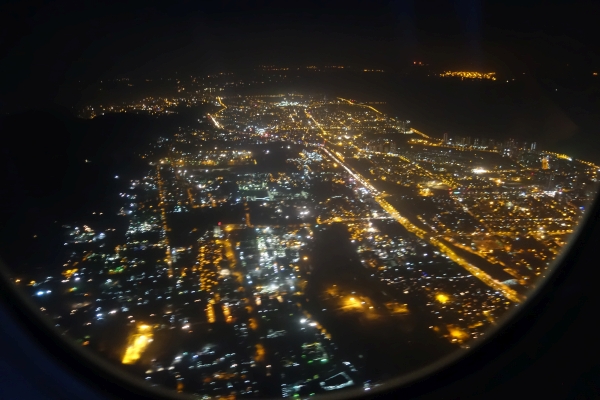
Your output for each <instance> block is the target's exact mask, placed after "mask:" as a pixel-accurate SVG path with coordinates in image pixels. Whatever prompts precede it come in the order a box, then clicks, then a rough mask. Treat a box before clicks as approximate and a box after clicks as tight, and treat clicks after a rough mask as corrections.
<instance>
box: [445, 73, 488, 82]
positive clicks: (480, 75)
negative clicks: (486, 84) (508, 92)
mask: <svg viewBox="0 0 600 400" xmlns="http://www.w3.org/2000/svg"><path fill="white" fill-rule="evenodd" d="M495 75H496V73H495V72H475V71H445V72H444V73H442V74H440V76H441V77H442V78H447V77H455V78H461V79H465V78H466V79H490V80H492V81H495V80H496V77H495Z"/></svg>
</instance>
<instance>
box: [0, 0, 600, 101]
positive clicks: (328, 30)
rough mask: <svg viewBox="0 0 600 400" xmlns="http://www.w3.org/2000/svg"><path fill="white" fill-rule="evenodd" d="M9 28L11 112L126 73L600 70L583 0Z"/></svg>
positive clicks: (82, 15)
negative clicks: (329, 68)
mask: <svg viewBox="0 0 600 400" xmlns="http://www.w3.org/2000/svg"><path fill="white" fill-rule="evenodd" d="M1 8H2V12H1V13H0V15H2V17H0V18H2V19H3V21H2V23H1V24H0V29H1V30H2V33H1V35H2V38H3V40H2V43H1V44H0V46H2V49H1V50H2V54H3V55H4V56H3V57H2V59H1V60H0V71H1V74H0V79H1V87H2V88H3V90H2V93H1V94H0V110H2V111H3V112H8V111H14V110H20V109H27V108H35V107H42V106H44V105H46V104H48V103H49V102H50V103H54V102H56V103H61V102H63V103H64V98H65V92H66V91H67V88H68V87H70V85H72V84H74V83H77V82H78V81H82V82H95V81H98V80H100V79H103V78H111V77H115V76H124V75H125V76H131V75H135V74H136V73H137V74H147V73H160V74H171V73H174V71H178V72H181V73H191V74H194V73H203V72H212V71H215V70H217V71H218V70H222V69H227V70H235V69H244V68H249V67H250V68H253V67H254V66H256V65H258V64H286V65H289V64H299V65H307V64H318V63H344V64H361V65H370V66H373V67H385V68H388V69H393V68H395V67H398V66H400V65H403V64H404V63H406V62H409V61H410V60H412V59H423V60H425V61H426V62H429V63H435V64H437V65H443V66H447V67H449V68H469V69H480V68H482V69H494V70H502V71H505V70H508V71H521V70H523V71H530V72H535V71H536V70H537V69H539V68H543V67H545V66H547V65H548V64H551V63H556V62H562V60H569V61H570V62H573V63H580V64H582V65H586V66H587V67H593V66H600V51H599V50H598V49H599V47H598V44H599V42H598V39H597V37H600V34H598V32H596V31H597V30H598V29H597V24H596V21H595V20H594V19H595V18H596V16H597V15H599V14H600V3H598V2H593V1H588V2H573V1H562V2H553V1H545V2H542V1H538V2H532V1H502V2H493V3H491V2H482V1H477V0H455V1H427V2H418V1H354V0H349V1H343V2H342V1H324V2H320V1H267V0H264V1H244V0H229V1H227V0H224V1H207V2H205V1H183V2H177V1H169V2H164V1H160V2H156V1H154V2H153V1H127V2H121V1H102V2H98V1H60V0H59V1H53V2H35V3H34V2H22V1H12V2H9V3H6V2H5V4H4V5H3V6H1Z"/></svg>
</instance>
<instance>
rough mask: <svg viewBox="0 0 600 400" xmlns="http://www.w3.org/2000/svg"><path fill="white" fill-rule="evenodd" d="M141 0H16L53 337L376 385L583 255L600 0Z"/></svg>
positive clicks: (241, 371) (14, 241)
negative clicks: (46, 1)
mask: <svg viewBox="0 0 600 400" xmlns="http://www.w3.org/2000/svg"><path fill="white" fill-rule="evenodd" d="M138 3H140V2H132V3H127V4H118V6H117V5H114V7H113V6H108V5H105V6H96V5H92V4H91V3H90V4H89V5H87V4H86V5H79V6H73V5H69V6H68V7H67V6H65V7H67V8H69V11H66V9H65V8H61V7H58V6H57V7H54V6H50V5H47V6H43V7H42V6H40V7H39V8H36V9H35V10H33V11H25V9H24V8H22V7H21V6H19V5H12V6H10V7H12V8H11V10H12V11H11V12H12V13H13V14H14V15H15V18H17V19H19V20H22V21H24V25H23V26H27V27H28V28H22V30H20V31H19V30H16V31H14V32H11V33H10V35H9V38H8V43H9V45H10V46H12V47H11V49H12V50H11V51H10V52H9V56H10V57H8V56H7V58H6V60H3V61H2V63H3V64H4V65H5V67H7V69H6V70H7V71H9V73H7V74H4V75H5V76H3V77H2V79H3V82H4V83H3V87H5V88H6V89H5V90H4V91H3V92H4V93H2V94H1V95H0V100H1V101H0V108H1V111H2V113H3V114H2V116H1V117H0V130H1V131H2V132H3V137H4V138H7V139H5V140H7V142H6V145H5V146H3V150H2V170H3V174H2V179H3V181H2V185H3V187H4V189H3V196H2V200H1V202H2V217H3V223H2V226H1V228H0V229H1V230H2V237H3V241H2V250H1V251H2V252H1V254H0V256H1V257H2V260H3V262H4V263H5V264H6V268H5V271H4V272H3V273H4V274H5V275H6V279H9V280H10V282H11V285H12V287H14V288H15V289H16V290H17V292H18V293H20V295H22V296H25V297H26V298H27V299H28V300H27V301H28V302H31V304H34V305H35V309H33V310H29V311H28V312H30V314H31V318H32V319H41V320H43V321H45V323H46V324H47V325H48V326H50V328H48V329H49V331H48V335H57V337H60V338H61V339H60V340H65V341H67V342H68V343H70V344H71V345H73V346H76V347H77V348H78V349H80V350H81V352H82V353H83V354H90V355H93V357H97V358H100V359H102V360H103V362H105V363H106V365H110V366H111V368H112V372H111V373H113V374H116V375H122V376H129V377H134V378H135V379H137V380H138V381H139V382H140V384H141V385H142V386H144V387H148V388H151V389H153V388H156V389H160V390H163V391H164V392H162V393H179V394H181V395H193V396H199V397H201V398H214V399H235V398H265V397H268V398H299V399H307V398H311V397H314V396H317V397H318V396H323V395H328V394H347V395H348V396H356V395H361V394H362V395H364V394H369V393H373V392H377V391H378V390H382V389H384V388H387V387H388V386H389V385H387V383H389V382H400V381H398V379H408V378H407V377H409V376H413V375H414V374H422V373H424V372H423V371H425V369H426V368H431V367H432V366H435V365H440V366H441V365H444V363H445V362H448V360H452V359H455V358H456V357H459V356H460V355H462V354H466V353H467V352H468V351H469V350H470V349H472V348H474V347H476V346H477V345H478V344H479V343H482V342H483V341H485V340H486V338H487V337H489V336H493V334H494V332H495V331H496V330H497V329H498V328H499V327H501V326H502V325H503V324H505V323H507V321H509V320H510V318H511V316H513V315H514V314H515V313H517V312H518V310H519V309H520V307H521V308H522V306H523V305H524V304H525V303H526V302H527V300H528V299H529V298H531V297H532V296H534V295H535V290H536V288H539V287H541V286H543V285H544V282H545V279H546V278H548V277H549V276H551V275H552V273H553V271H554V270H555V269H556V268H560V265H555V263H554V261H555V260H556V259H557V257H559V256H561V255H562V254H564V253H565V249H567V248H568V245H569V244H570V243H572V242H573V241H574V240H576V237H577V231H578V229H579V228H580V225H581V222H582V221H584V220H585V218H586V215H587V214H588V213H589V208H590V207H591V205H592V202H593V200H594V199H595V198H596V194H597V191H598V180H599V178H600V156H599V154H600V153H598V151H597V150H598V149H599V148H600V147H599V146H598V128H599V122H600V119H599V113H598V102H597V101H596V100H595V99H596V98H597V95H598V93H599V89H600V77H598V72H599V71H600V53H599V52H598V51H597V49H598V47H597V44H598V43H597V42H594V40H597V39H593V38H596V37H597V36H595V35H590V34H588V33H589V32H588V28H587V25H586V23H584V22H585V21H586V20H585V18H588V19H589V18H591V17H590V16H591V15H594V13H592V12H589V10H590V8H589V7H593V6H592V5H588V6H583V5H575V4H573V5H570V6H569V7H566V8H565V7H558V6H557V5H551V4H548V5H545V6H544V7H545V9H546V11H547V13H546V14H545V16H544V17H543V18H542V16H540V15H538V14H537V13H536V11H535V10H536V9H535V8H534V7H532V6H531V7H530V6H525V5H521V4H520V3H519V5H517V4H515V5H510V4H508V5H507V4H503V5H502V7H500V6H494V5H490V4H488V3H485V2H480V1H455V2H437V3H436V6H435V7H431V6H430V5H426V4H421V3H419V2H373V3H372V2H345V3H339V4H338V3H331V4H330V5H324V4H321V3H317V2H308V3H306V4H297V5H295V6H294V7H296V8H293V7H292V5H289V4H288V5H285V4H283V3H282V2H262V3H260V4H258V3H257V4H251V3H248V2H242V1H230V2H223V4H200V3H198V4H188V3H185V4H177V3H173V4H171V3H169V4H166V3H165V4H162V5H160V6H149V5H146V4H144V3H140V4H138ZM56 4H61V2H58V3H56ZM65 4H66V2H65ZM294 4H295V3H294ZM582 4H583V3H582ZM19 7H21V8H19ZM586 7H588V8H586ZM581 18H583V19H581ZM575 21H577V22H575ZM590 21H591V20H590ZM25 22H26V23H25ZM557 22H560V24H559V23H557ZM590 23H591V22H590ZM571 25H573V27H574V28H573V29H569V26H571ZM575 25H577V26H576V27H575ZM11 35H12V36H11ZM9 143H10V144H9ZM402 382H405V381H402ZM196 398H198V397H196Z"/></svg>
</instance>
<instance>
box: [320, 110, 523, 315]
mask: <svg viewBox="0 0 600 400" xmlns="http://www.w3.org/2000/svg"><path fill="white" fill-rule="evenodd" d="M311 118H312V117H311ZM313 121H314V119H313ZM315 123H316V124H317V126H318V127H319V128H320V129H321V130H322V131H323V128H321V126H320V125H319V124H318V123H317V122H316V121H315ZM323 132H324V131H323ZM323 150H324V152H325V153H326V154H327V155H328V156H329V157H331V159H333V160H334V161H335V162H336V163H338V164H339V165H341V166H342V167H343V168H344V169H345V170H346V171H348V173H349V174H350V175H351V176H352V177H353V178H354V179H356V180H357V181H358V182H360V183H361V184H362V185H363V186H365V187H366V188H367V189H368V190H369V191H370V192H371V193H372V194H373V195H374V198H375V200H376V201H377V202H378V203H379V205H380V206H381V207H382V208H383V209H384V210H385V211H386V212H388V213H389V214H390V215H391V216H392V217H393V218H394V219H395V220H396V221H398V222H399V223H400V224H401V225H402V226H403V227H404V228H406V230H408V231H409V232H411V233H414V234H415V235H417V236H418V237H419V238H421V239H423V240H426V241H428V242H429V243H430V244H432V245H434V246H436V247H437V248H438V249H439V250H440V251H441V252H442V253H443V254H445V255H446V256H447V257H448V258H449V259H451V260H452V261H454V262H455V263H457V264H458V265H460V266H461V267H463V268H464V269H466V270H467V271H468V272H469V273H470V274H472V275H473V276H475V277H477V278H478V279H479V280H481V281H482V282H483V283H485V284H486V285H488V286H489V287H491V288H492V289H494V290H496V291H499V292H501V293H502V294H503V295H504V296H505V297H506V298H507V299H509V300H510V301H513V302H516V303H520V302H521V301H523V298H522V296H520V295H519V294H517V292H516V291H514V290H513V289H511V288H510V287H508V286H507V285H505V284H503V283H500V282H498V281H497V280H495V279H493V278H492V277H491V276H489V275H488V274H486V273H485V272H484V271H482V270H481V269H480V268H477V267H476V266H474V265H473V264H471V263H469V262H468V261H466V260H465V259H464V258H462V257H460V256H458V255H457V254H456V253H455V252H454V251H452V249H450V248H449V247H448V246H446V245H445V244H443V243H442V242H441V241H440V240H438V239H436V238H434V237H430V236H429V235H428V234H427V232H426V231H424V230H423V229H421V228H419V227H417V226H416V225H414V224H413V223H411V222H410V221H409V220H408V219H406V218H405V217H403V216H402V215H400V213H399V212H398V211H397V210H396V209H395V208H394V207H392V205H391V204H390V203H388V202H387V201H386V200H385V199H384V198H383V196H381V195H380V194H379V191H377V189H375V188H374V187H373V185H371V184H370V183H369V182H368V181H367V180H366V179H365V178H364V177H362V176H361V175H360V174H358V173H357V172H355V171H353V170H352V169H351V168H350V167H349V166H347V165H346V164H345V163H344V162H343V161H342V160H340V159H339V158H338V157H336V156H335V155H334V154H333V153H332V152H331V151H329V150H328V149H326V148H324V149H323Z"/></svg>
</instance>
